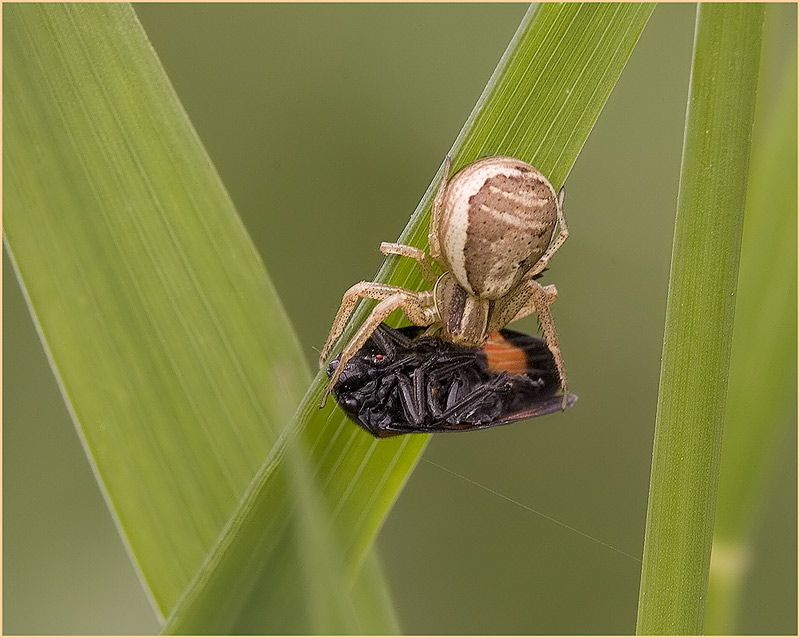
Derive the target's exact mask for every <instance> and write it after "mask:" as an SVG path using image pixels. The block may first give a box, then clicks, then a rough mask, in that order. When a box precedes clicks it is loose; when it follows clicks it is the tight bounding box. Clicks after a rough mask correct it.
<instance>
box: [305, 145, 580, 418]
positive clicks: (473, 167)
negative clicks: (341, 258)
mask: <svg viewBox="0 0 800 638" xmlns="http://www.w3.org/2000/svg"><path fill="white" fill-rule="evenodd" d="M450 165H451V158H450V156H448V157H447V158H446V159H445V163H444V170H443V172H442V178H441V181H440V182H439V187H438V189H437V191H436V196H435V197H434V200H433V208H432V211H431V220H430V228H429V232H428V244H429V253H426V252H425V251H424V250H421V249H419V248H415V247H413V246H406V245H404V244H396V243H388V242H384V243H382V244H381V247H380V249H381V252H382V253H383V254H384V255H399V256H401V257H409V258H411V259H414V260H416V262H417V264H418V267H419V270H420V273H421V274H422V276H423V277H424V278H425V280H426V281H427V282H428V283H430V284H431V285H432V289H431V290H422V291H419V292H416V291H413V290H408V289H406V288H402V287H400V286H393V285H390V284H382V283H377V282H371V281H361V282H359V283H357V284H356V285H354V286H352V287H351V288H350V289H349V290H348V291H347V292H345V294H344V296H343V298H342V305H341V306H340V307H339V311H338V312H337V313H336V317H335V318H334V320H333V326H332V327H331V331H330V334H329V335H328V339H327V341H326V342H325V346H324V347H323V348H322V352H321V353H320V366H323V365H324V364H325V360H326V358H327V356H328V354H329V353H330V351H331V349H332V347H333V345H334V344H335V343H336V341H337V339H338V338H339V336H340V335H341V334H342V331H343V330H344V327H345V325H346V323H347V320H348V319H349V318H350V315H352V314H353V311H354V310H355V307H356V304H357V303H358V300H359V299H362V298H367V299H376V300H378V301H379V303H378V304H377V305H376V306H375V308H374V309H373V310H372V313H371V314H370V315H369V316H368V317H367V319H366V320H365V321H364V323H363V324H362V325H361V326H360V327H359V328H358V330H357V331H356V333H355V334H354V335H353V337H352V338H351V339H350V341H349V342H348V343H347V345H346V346H345V347H344V349H343V350H342V353H341V356H340V359H339V365H338V367H337V368H336V371H335V372H334V373H333V375H332V376H331V378H330V379H329V381H328V385H327V387H326V388H325V393H324V394H323V396H322V400H321V402H320V407H323V406H324V405H325V402H326V399H327V397H328V394H329V393H330V392H331V390H332V389H333V386H334V385H335V384H336V382H337V380H338V378H339V375H340V374H341V372H342V371H343V370H344V368H345V364H346V363H347V362H348V361H349V360H350V359H351V358H352V357H353V356H354V355H355V354H356V352H358V350H359V349H360V348H361V347H362V346H363V345H364V344H365V343H366V341H367V339H369V337H370V335H371V334H372V333H373V332H374V331H375V330H376V328H377V327H378V326H379V325H380V324H381V322H382V321H383V320H384V319H386V318H387V317H388V316H389V315H390V314H391V313H392V312H394V311H395V310H397V309H398V308H400V309H402V311H403V313H404V314H405V316H406V317H407V318H408V319H409V320H410V321H411V323H413V324H415V325H417V326H429V328H428V330H427V332H426V334H429V335H436V336H438V337H439V338H441V339H443V340H444V341H447V342H450V343H454V344H456V345H463V346H480V345H482V344H483V343H484V342H485V341H486V339H487V338H488V336H489V335H490V334H491V333H493V332H497V331H499V330H500V329H501V328H503V327H504V326H505V325H507V324H508V323H511V322H512V321H516V320H517V319H522V318H523V317H527V316H528V315H530V314H532V313H534V312H535V313H536V314H537V315H538V317H539V325H540V326H541V328H542V332H543V333H544V338H545V341H546V342H547V347H548V348H549V349H550V352H552V354H553V358H554V360H555V363H556V368H557V370H558V377H559V381H560V385H561V391H562V403H561V407H562V409H566V407H567V404H568V397H569V393H568V391H567V376H566V372H565V370H564V360H563V358H562V356H561V350H560V349H559V346H558V335H557V334H556V328H555V324H554V322H553V316H552V314H551V313H550V305H551V304H552V303H553V302H554V301H555V300H556V299H557V298H558V291H557V290H556V287H555V286H553V285H549V286H542V285H541V284H539V283H538V282H537V281H536V278H537V277H538V276H539V275H540V274H541V273H542V271H544V269H545V268H546V267H547V264H548V262H549V261H550V258H551V257H552V256H553V255H554V254H555V252H556V251H557V250H558V249H559V248H560V247H561V244H563V243H564V241H566V239H567V237H568V236H569V232H568V230H567V223H566V220H565V219H564V210H563V202H564V189H563V188H562V189H561V190H560V191H559V192H558V193H556V192H555V189H554V188H553V186H552V185H551V184H550V182H549V181H548V180H547V178H546V177H545V176H544V175H542V173H540V172H539V171H538V170H537V169H536V168H534V167H533V166H531V165H530V164H527V163H526V162H523V161H522V160H519V159H516V158H513V157H504V156H494V157H486V158H483V159H480V160H477V161H476V162H473V163H471V164H468V165H467V166H466V167H464V168H463V169H462V170H461V171H459V172H458V173H456V175H455V176H453V178H452V179H450V180H448V177H449V174H450ZM556 227H558V234H556ZM434 264H436V265H438V266H440V269H441V270H442V271H443V273H442V274H441V275H437V274H436V271H435V270H434Z"/></svg>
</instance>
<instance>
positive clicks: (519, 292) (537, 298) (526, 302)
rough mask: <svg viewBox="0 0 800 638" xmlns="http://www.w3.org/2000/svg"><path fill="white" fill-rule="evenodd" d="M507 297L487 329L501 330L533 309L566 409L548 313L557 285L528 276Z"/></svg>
mask: <svg viewBox="0 0 800 638" xmlns="http://www.w3.org/2000/svg"><path fill="white" fill-rule="evenodd" d="M506 299H507V301H506V302H505V303H504V304H503V305H502V306H500V307H499V308H495V312H494V313H493V314H492V316H491V317H490V319H489V332H495V331H497V330H500V328H502V327H503V326H505V325H506V324H508V323H510V322H511V321H513V320H516V319H522V318H523V317H527V316H528V315H530V314H532V313H534V312H535V313H536V314H537V315H538V316H539V325H540V326H541V327H542V332H543V333H544V338H545V341H546V342H547V347H548V348H549V349H550V352H552V353H553V359H554V360H555V363H556V368H557V369H558V378H559V380H560V381H561V390H562V392H563V396H562V399H561V406H562V409H564V410H566V408H567V401H568V399H569V392H568V391H567V373H566V371H565V370H564V359H563V357H562V356H561V348H559V346H558V334H557V333H556V325H555V323H554V322H553V315H552V313H551V312H550V304H552V303H553V302H554V301H555V300H556V299H558V291H557V290H556V287H555V286H552V285H551V286H542V285H541V284H540V283H539V282H537V281H534V280H533V279H528V280H527V281H525V282H523V283H521V284H520V285H519V286H517V288H516V289H515V290H514V291H512V292H510V293H509V294H508V296H507V297H506Z"/></svg>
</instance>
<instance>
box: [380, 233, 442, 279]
mask: <svg viewBox="0 0 800 638" xmlns="http://www.w3.org/2000/svg"><path fill="white" fill-rule="evenodd" d="M381 252H382V253H383V254H384V255H399V256H401V257H410V258H411V259H416V261H417V266H419V271H420V272H421V273H422V276H423V277H424V278H425V281H427V282H428V283H429V284H435V283H436V280H437V279H439V276H438V275H437V274H436V272H435V271H434V270H433V262H432V261H431V258H430V257H429V256H428V253H426V252H425V251H424V250H421V249H419V248H415V247H414V246H406V245H405V244H395V243H391V242H388V241H384V242H381Z"/></svg>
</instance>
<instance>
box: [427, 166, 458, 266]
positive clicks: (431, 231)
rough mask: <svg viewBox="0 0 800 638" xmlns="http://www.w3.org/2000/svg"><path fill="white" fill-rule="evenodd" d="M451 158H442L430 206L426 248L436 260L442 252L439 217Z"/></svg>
mask: <svg viewBox="0 0 800 638" xmlns="http://www.w3.org/2000/svg"><path fill="white" fill-rule="evenodd" d="M452 161H453V158H452V157H450V156H449V155H448V156H447V157H445V158H444V168H443V169H442V179H441V180H440V181H439V188H437V189H436V196H435V197H434V198H433V206H432V207H431V222H430V226H429V227H428V250H429V251H430V253H431V257H433V259H435V260H436V261H438V260H439V257H440V256H441V254H442V251H441V248H440V246H439V217H440V216H441V212H442V205H443V204H444V192H445V190H446V189H447V178H448V177H450V165H451V163H452Z"/></svg>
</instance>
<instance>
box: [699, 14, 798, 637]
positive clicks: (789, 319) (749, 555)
mask: <svg viewBox="0 0 800 638" xmlns="http://www.w3.org/2000/svg"><path fill="white" fill-rule="evenodd" d="M792 11H796V7H791V6H789V5H778V6H775V5H770V6H768V7H767V18H766V20H765V25H764V53H763V54H762V60H761V71H760V77H759V91H758V102H757V104H756V120H755V125H754V131H753V150H752V153H751V162H750V177H749V179H748V191H747V207H746V209H745V219H744V231H743V233H744V234H743V237H742V260H741V264H740V267H739V285H738V289H737V295H736V296H737V301H736V320H735V323H734V331H733V346H732V350H731V376H730V380H729V382H728V401H727V406H726V409H725V440H724V443H723V446H722V460H721V465H720V480H719V495H718V497H717V512H716V520H715V524H714V544H713V547H712V551H711V571H710V574H709V585H708V608H707V613H706V623H705V633H706V634H711V635H714V634H716V635H724V634H732V633H742V629H741V628H739V627H738V626H737V621H739V620H740V618H739V610H741V608H742V606H743V605H742V602H743V601H742V599H741V596H742V593H743V590H742V588H743V586H744V584H745V579H746V577H747V576H748V575H749V573H750V571H751V569H752V566H753V564H754V552H753V540H754V539H753V537H754V535H755V533H756V531H757V530H758V529H759V528H760V527H763V522H762V521H761V520H760V515H761V514H762V512H763V506H762V504H763V503H764V502H765V501H767V499H768V493H767V492H768V490H769V489H770V488H771V487H772V486H773V485H774V480H775V479H774V476H773V475H774V470H775V465H776V457H777V458H780V457H781V456H782V452H783V449H784V447H785V443H786V441H787V440H790V439H789V437H788V435H789V433H790V431H791V430H792V429H794V428H795V427H796V424H797V357H796V353H797V330H796V329H797V241H796V238H797V47H796V40H794V39H793V38H794V37H795V34H794V30H792V32H791V34H789V33H784V34H783V35H784V36H786V35H788V36H789V37H791V38H792V39H793V42H792V45H791V46H790V45H789V44H788V42H786V40H785V38H781V37H780V36H781V33H780V32H781V31H783V30H784V28H785V27H784V25H785V24H787V23H789V20H787V18H788V17H789V16H788V15H787V13H789V12H792ZM794 17H795V18H796V15H795V16H794ZM787 49H789V51H788V53H789V55H787ZM776 76H777V77H776ZM795 513H796V510H795ZM763 631H764V632H765V633H782V630H780V629H777V628H776V629H764V630H763ZM790 631H795V632H796V631H797V629H796V625H795V628H794V629H793V630H790Z"/></svg>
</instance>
